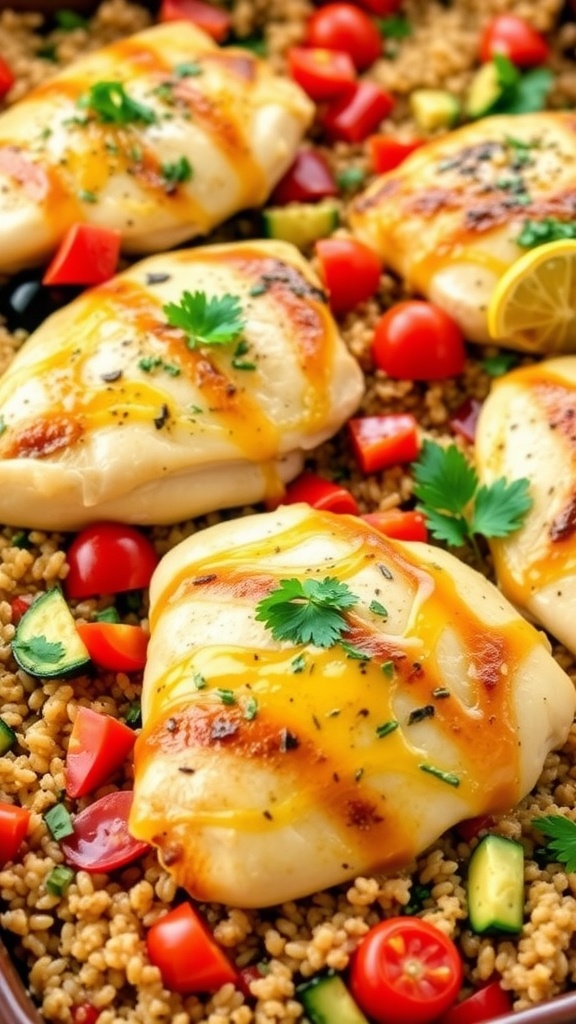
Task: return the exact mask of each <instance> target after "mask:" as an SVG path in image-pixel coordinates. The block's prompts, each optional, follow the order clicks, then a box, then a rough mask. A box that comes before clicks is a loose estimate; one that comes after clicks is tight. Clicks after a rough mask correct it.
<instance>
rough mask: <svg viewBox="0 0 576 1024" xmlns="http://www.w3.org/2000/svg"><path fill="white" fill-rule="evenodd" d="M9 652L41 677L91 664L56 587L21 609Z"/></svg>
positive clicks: (70, 672) (72, 671) (68, 672)
mask: <svg viewBox="0 0 576 1024" xmlns="http://www.w3.org/2000/svg"><path fill="white" fill-rule="evenodd" d="M12 654H13V655H14V658H15V659H16V661H17V663H18V664H19V666H20V668H23V669H24V671H25V672H28V674H29V675H32V676H38V677H40V678H42V679H55V678H59V677H61V676H69V675H78V674H79V673H80V672H81V671H82V670H83V669H85V668H86V666H87V665H89V664H90V655H89V654H88V650H87V648H86V646H85V644H84V643H83V641H82V640H81V638H80V635H79V633H78V631H77V629H76V623H75V622H74V617H73V615H72V612H71V611H70V609H69V607H68V605H67V603H66V600H65V598H64V596H63V594H62V592H61V591H60V590H59V589H58V587H53V588H52V589H51V590H47V591H46V593H45V594H42V596H41V597H39V598H38V599H37V600H36V601H34V603H33V604H31V605H30V607H29V608H28V610H27V611H26V612H25V613H24V615H23V616H22V618H21V619H20V622H19V623H18V626H17V627H16V632H15V634H14V639H13V641H12Z"/></svg>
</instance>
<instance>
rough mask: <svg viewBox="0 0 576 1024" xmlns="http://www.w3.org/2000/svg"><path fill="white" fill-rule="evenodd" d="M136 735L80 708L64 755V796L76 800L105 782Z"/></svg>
mask: <svg viewBox="0 0 576 1024" xmlns="http://www.w3.org/2000/svg"><path fill="white" fill-rule="evenodd" d="M135 742H136V734H135V733H134V732H133V730H132V729H130V728H129V726H127V725H125V724H124V722H120V721H118V719H116V718H113V717H112V716H111V715H103V714H101V713H100V712H99V711H93V710H92V708H87V707H84V706H83V705H81V706H80V707H79V708H78V711H77V712H76V718H75V720H74V725H73V726H72V732H71V734H70V740H69V742H68V750H67V752H66V793H67V794H68V796H69V797H72V798H73V799H76V798H78V797H80V796H85V795H86V793H90V792H92V791H93V790H94V789H97V788H98V786H100V785H102V783H103V782H106V780H107V779H109V778H110V776H111V775H113V773H114V772H115V771H116V770H117V769H118V768H119V767H120V765H121V764H122V763H123V761H124V760H125V759H126V758H127V757H128V754H129V753H130V752H131V750H132V748H133V746H134V743H135Z"/></svg>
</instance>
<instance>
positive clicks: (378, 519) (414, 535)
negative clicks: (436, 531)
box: [361, 509, 428, 542]
mask: <svg viewBox="0 0 576 1024" xmlns="http://www.w3.org/2000/svg"><path fill="white" fill-rule="evenodd" d="M361 518H362V519H363V520H364V522H365V523H368V524H369V525H370V526H373V527H374V528H375V529H376V530H378V531H379V532H380V533H383V534H384V536H385V537H392V538H393V539H394V540H421V541H425V542H426V541H427V540H428V528H427V526H426V520H425V518H424V516H423V515H422V513H421V512H416V511H414V510H413V509H407V510H406V511H402V510H401V509H389V510H388V511H384V512H365V513H364V514H363V515H362V517H361Z"/></svg>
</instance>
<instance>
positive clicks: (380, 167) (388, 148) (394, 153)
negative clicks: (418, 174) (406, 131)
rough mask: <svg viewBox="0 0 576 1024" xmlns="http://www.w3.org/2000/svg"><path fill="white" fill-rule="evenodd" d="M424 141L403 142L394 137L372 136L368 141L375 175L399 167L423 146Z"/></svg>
mask: <svg viewBox="0 0 576 1024" xmlns="http://www.w3.org/2000/svg"><path fill="white" fill-rule="evenodd" d="M423 142H424V140H423V139H410V141H404V142H402V141H401V140H400V139H395V138H394V136H393V135H371V136H370V138H369V139H368V149H369V152H370V163H371V165H372V170H373V171H374V173H375V174H385V173H386V171H393V170H394V168H395V167H399V166H400V164H401V163H403V162H404V160H405V159H406V157H407V156H410V154H411V153H413V152H414V150H415V149H419V148H420V146H422V145H423Z"/></svg>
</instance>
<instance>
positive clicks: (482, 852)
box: [468, 834, 524, 935]
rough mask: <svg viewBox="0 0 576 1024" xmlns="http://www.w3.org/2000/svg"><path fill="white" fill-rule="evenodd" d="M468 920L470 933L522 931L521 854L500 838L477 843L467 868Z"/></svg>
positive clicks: (514, 845) (517, 847)
mask: <svg viewBox="0 0 576 1024" xmlns="http://www.w3.org/2000/svg"><path fill="white" fill-rule="evenodd" d="M468 916H469V918H470V925H471V927H472V929H473V931H475V932H477V933H478V934H480V935H482V934H483V933H484V932H491V931H497V932H510V933H512V934H516V933H518V932H519V931H521V930H522V924H523V921H524V850H523V848H522V846H521V845H520V843H517V842H516V841H515V840H514V839H506V838H505V837H504V836H496V835H492V834H490V835H487V836H484V838H483V839H482V840H481V841H480V842H479V843H478V846H477V847H476V849H475V850H474V851H473V853H472V856H471V857H470V864H469V867H468Z"/></svg>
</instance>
